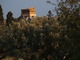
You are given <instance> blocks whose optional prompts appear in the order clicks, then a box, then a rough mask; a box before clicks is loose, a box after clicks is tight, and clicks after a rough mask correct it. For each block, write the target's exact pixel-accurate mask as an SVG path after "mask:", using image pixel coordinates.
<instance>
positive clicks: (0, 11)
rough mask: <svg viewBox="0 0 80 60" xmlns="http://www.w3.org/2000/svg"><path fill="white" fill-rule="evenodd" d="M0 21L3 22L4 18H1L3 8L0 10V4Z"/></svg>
mask: <svg viewBox="0 0 80 60" xmlns="http://www.w3.org/2000/svg"><path fill="white" fill-rule="evenodd" d="M0 22H4V18H3V10H2V7H1V5H0Z"/></svg>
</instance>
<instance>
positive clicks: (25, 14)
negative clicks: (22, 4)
mask: <svg viewBox="0 0 80 60" xmlns="http://www.w3.org/2000/svg"><path fill="white" fill-rule="evenodd" d="M21 15H22V16H23V17H30V18H32V17H36V11H35V8H34V7H31V8H27V9H21Z"/></svg>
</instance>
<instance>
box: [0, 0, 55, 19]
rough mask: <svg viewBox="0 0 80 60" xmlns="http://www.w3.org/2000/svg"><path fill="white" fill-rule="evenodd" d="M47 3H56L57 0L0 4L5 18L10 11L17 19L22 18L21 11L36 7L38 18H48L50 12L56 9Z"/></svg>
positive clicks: (0, 1)
mask: <svg viewBox="0 0 80 60" xmlns="http://www.w3.org/2000/svg"><path fill="white" fill-rule="evenodd" d="M46 1H53V2H54V3H55V0H0V4H1V6H2V8H3V13H4V17H5V18H6V14H7V13H8V12H9V11H11V12H12V13H13V16H14V17H15V18H16V17H19V16H20V14H21V9H25V8H29V7H35V9H36V13H37V16H46V15H47V13H48V11H49V10H52V9H54V6H53V5H50V4H48V3H46Z"/></svg>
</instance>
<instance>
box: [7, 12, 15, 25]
mask: <svg viewBox="0 0 80 60" xmlns="http://www.w3.org/2000/svg"><path fill="white" fill-rule="evenodd" d="M6 17H7V19H6V23H7V26H9V24H12V21H14V18H13V13H12V12H11V11H10V12H8V14H7V16H6Z"/></svg>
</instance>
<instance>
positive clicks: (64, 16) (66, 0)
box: [48, 0, 80, 60]
mask: <svg viewBox="0 0 80 60" xmlns="http://www.w3.org/2000/svg"><path fill="white" fill-rule="evenodd" d="M48 3H50V4H51V2H49V1H48ZM56 5H57V7H56V9H55V10H56V13H57V16H58V21H59V22H60V25H61V26H62V27H61V30H62V31H61V40H62V41H60V42H61V43H60V44H61V46H60V47H59V50H61V51H62V53H63V54H64V55H66V54H65V53H64V52H66V51H65V49H66V50H69V51H68V53H69V54H71V55H68V59H67V60H69V59H70V60H79V58H80V57H79V56H80V52H79V50H80V49H79V48H80V47H79V46H80V36H79V35H80V24H79V23H80V20H79V19H80V0H57V4H56ZM65 36H67V38H66V41H65V39H64V37H65ZM63 41H64V42H65V43H63ZM66 42H67V44H68V43H69V42H70V44H71V45H69V46H68V45H67V44H66ZM63 46H65V47H63ZM67 46H68V49H67V48H66V47H67ZM62 49H64V50H62ZM58 55H59V54H58ZM59 56H60V55H59ZM64 57H65V56H64ZM65 59H66V58H65Z"/></svg>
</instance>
